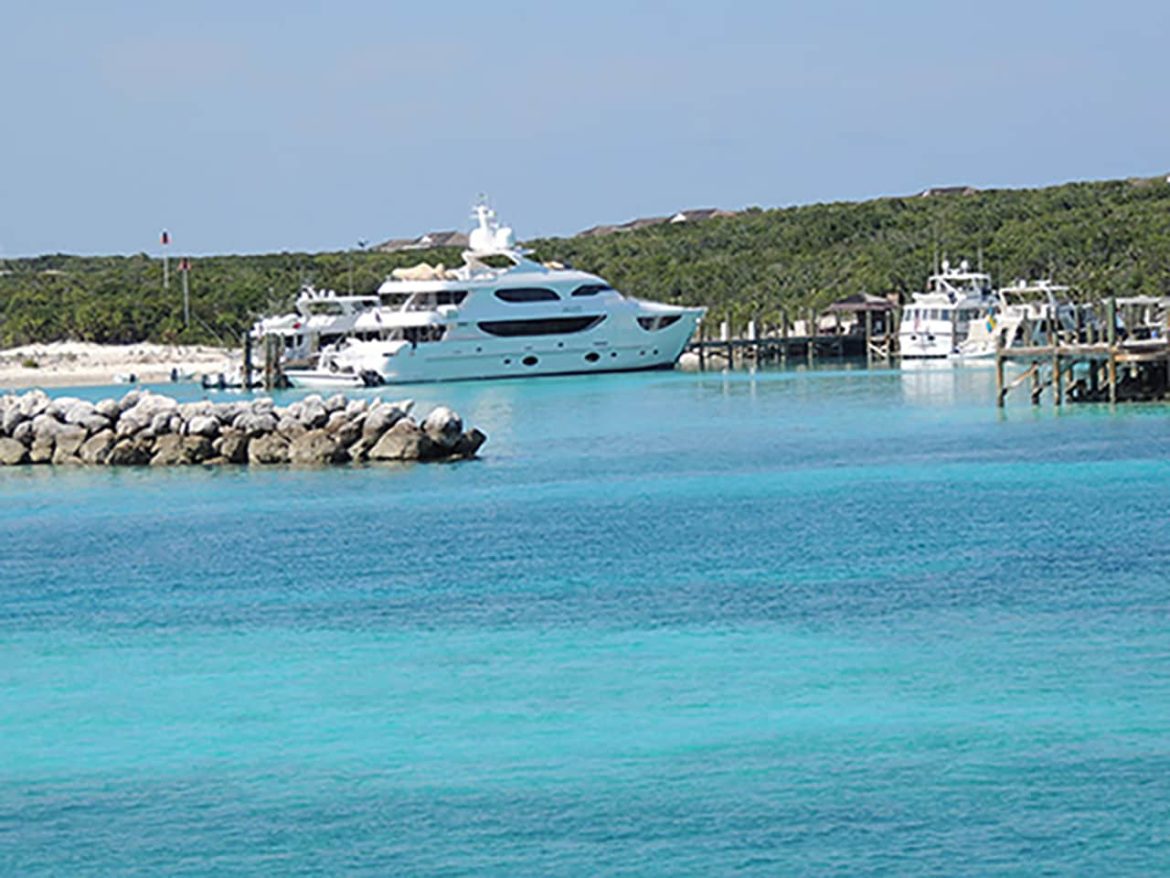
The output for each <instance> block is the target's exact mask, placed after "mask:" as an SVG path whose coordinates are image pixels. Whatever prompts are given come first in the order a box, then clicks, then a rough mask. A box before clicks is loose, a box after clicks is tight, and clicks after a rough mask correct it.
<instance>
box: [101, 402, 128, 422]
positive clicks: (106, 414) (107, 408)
mask: <svg viewBox="0 0 1170 878" xmlns="http://www.w3.org/2000/svg"><path fill="white" fill-rule="evenodd" d="M94 410H95V411H96V412H97V413H98V414H99V415H101V416H102V417H103V418H108V419H109V420H110V421H111V422H113V421H116V420H118V418H119V417H120V416H121V414H122V407H121V406H120V405H118V401H117V400H114V399H103V400H101V401H100V402H99V403H98V404H97V405H95V406H94Z"/></svg>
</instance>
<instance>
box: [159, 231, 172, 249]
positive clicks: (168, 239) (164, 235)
mask: <svg viewBox="0 0 1170 878" xmlns="http://www.w3.org/2000/svg"><path fill="white" fill-rule="evenodd" d="M159 240H160V241H162V243H163V246H166V245H167V244H169V243H171V233H170V232H168V231H167V230H166V229H163V230H162V234H161V235H159Z"/></svg>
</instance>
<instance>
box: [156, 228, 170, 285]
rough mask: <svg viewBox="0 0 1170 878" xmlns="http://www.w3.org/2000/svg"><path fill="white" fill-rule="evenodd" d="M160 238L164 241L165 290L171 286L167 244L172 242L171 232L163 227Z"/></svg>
mask: <svg viewBox="0 0 1170 878" xmlns="http://www.w3.org/2000/svg"><path fill="white" fill-rule="evenodd" d="M159 240H160V241H161V242H162V253H163V291H164V292H165V291H166V290H169V289H170V288H171V273H170V265H169V264H168V259H169V257H168V255H167V254H168V251H167V246H168V245H169V244H170V243H171V233H170V232H168V231H167V230H166V229H163V230H162V234H161V235H160V236H159Z"/></svg>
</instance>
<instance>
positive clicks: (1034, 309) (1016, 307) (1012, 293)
mask: <svg viewBox="0 0 1170 878" xmlns="http://www.w3.org/2000/svg"><path fill="white" fill-rule="evenodd" d="M1096 322H1097V319H1096V316H1095V315H1094V314H1093V313H1092V312H1091V311H1089V310H1088V309H1082V308H1079V306H1077V305H1076V303H1074V302H1073V301H1072V296H1071V294H1070V291H1069V288H1068V287H1066V286H1061V285H1060V284H1055V283H1053V282H1052V281H1050V280H1037V281H1032V282H1030V283H1029V282H1028V281H1024V280H1017V281H1016V282H1015V283H1014V284H1012V285H1011V286H1007V287H1003V288H1001V289H1000V290H999V291H998V292H997V293H996V301H995V305H994V307H993V309H992V311H991V313H989V314H987V315H986V316H985V317H984V318H983V319H982V320H980V321H977V322H976V323H975V324H973V325H972V327H971V331H970V333H969V335H968V337H967V339H966V340H965V341H963V342H961V343H960V345H959V353H958V357H959V358H960V359H963V360H988V359H993V358H994V357H995V351H996V347H997V346H1002V347H1004V348H1011V347H1028V346H1042V345H1046V344H1048V343H1049V340H1050V338H1051V336H1052V334H1053V333H1056V334H1058V335H1063V336H1070V335H1071V337H1073V338H1077V337H1078V336H1079V334H1080V331H1081V329H1082V328H1083V327H1084V326H1087V325H1090V324H1092V325H1093V326H1096Z"/></svg>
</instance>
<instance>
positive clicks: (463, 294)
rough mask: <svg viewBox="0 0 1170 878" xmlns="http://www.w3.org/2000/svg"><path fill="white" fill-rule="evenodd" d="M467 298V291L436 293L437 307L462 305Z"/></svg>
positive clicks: (441, 291) (442, 291)
mask: <svg viewBox="0 0 1170 878" xmlns="http://www.w3.org/2000/svg"><path fill="white" fill-rule="evenodd" d="M466 298H467V290H439V291H438V292H437V293H435V304H436V305H462V304H463V300H464V299H466Z"/></svg>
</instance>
